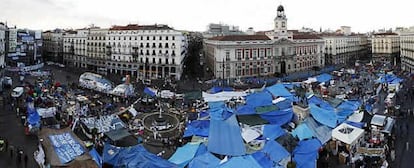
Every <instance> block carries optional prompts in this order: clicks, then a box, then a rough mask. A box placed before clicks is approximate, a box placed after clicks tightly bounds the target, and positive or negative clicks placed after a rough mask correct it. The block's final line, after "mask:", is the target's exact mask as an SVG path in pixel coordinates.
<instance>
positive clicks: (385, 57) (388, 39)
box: [372, 33, 400, 64]
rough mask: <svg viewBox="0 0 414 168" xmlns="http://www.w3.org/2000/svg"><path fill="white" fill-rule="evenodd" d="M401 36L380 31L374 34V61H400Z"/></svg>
mask: <svg viewBox="0 0 414 168" xmlns="http://www.w3.org/2000/svg"><path fill="white" fill-rule="evenodd" d="M399 58H400V37H399V35H398V34H396V33H378V34H374V35H372V59H373V61H389V62H391V63H393V64H398V63H399V62H400V59H399Z"/></svg>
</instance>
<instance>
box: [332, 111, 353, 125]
mask: <svg viewBox="0 0 414 168" xmlns="http://www.w3.org/2000/svg"><path fill="white" fill-rule="evenodd" d="M353 113H354V111H353V110H347V109H340V111H338V112H337V113H336V116H337V119H338V123H342V122H344V121H345V120H346V119H347V118H348V116H350V115H352V114H353Z"/></svg>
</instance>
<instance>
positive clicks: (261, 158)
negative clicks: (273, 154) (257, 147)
mask: <svg viewBox="0 0 414 168" xmlns="http://www.w3.org/2000/svg"><path fill="white" fill-rule="evenodd" d="M252 157H253V158H254V159H256V162H257V163H258V164H260V166H262V167H263V168H265V167H273V161H272V160H270V157H269V156H268V155H267V154H265V153H263V152H261V151H258V152H255V153H253V154H252Z"/></svg>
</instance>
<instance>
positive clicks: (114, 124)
mask: <svg viewBox="0 0 414 168" xmlns="http://www.w3.org/2000/svg"><path fill="white" fill-rule="evenodd" d="M80 120H81V121H82V123H83V124H85V125H86V127H88V129H89V130H92V129H93V128H97V129H98V133H105V132H109V131H113V130H118V129H121V128H125V124H124V122H122V120H121V119H120V118H119V117H118V116H117V115H106V116H100V117H99V118H96V117H90V118H81V119H80Z"/></svg>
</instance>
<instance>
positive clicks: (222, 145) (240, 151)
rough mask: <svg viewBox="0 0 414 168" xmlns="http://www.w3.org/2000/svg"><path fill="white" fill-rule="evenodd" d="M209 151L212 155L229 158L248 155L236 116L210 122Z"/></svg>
mask: <svg viewBox="0 0 414 168" xmlns="http://www.w3.org/2000/svg"><path fill="white" fill-rule="evenodd" d="M207 149H208V150H209V151H210V152H212V153H217V154H221V155H229V156H241V155H244V154H246V149H245V147H244V142H243V138H242V136H241V130H240V126H239V123H238V122H237V119H236V115H232V116H230V117H229V118H228V119H226V120H216V119H213V118H212V119H211V120H210V133H209V137H208V146H207Z"/></svg>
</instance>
